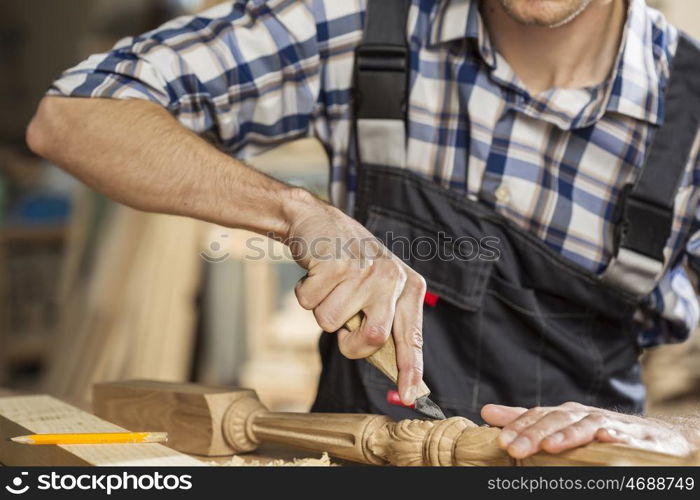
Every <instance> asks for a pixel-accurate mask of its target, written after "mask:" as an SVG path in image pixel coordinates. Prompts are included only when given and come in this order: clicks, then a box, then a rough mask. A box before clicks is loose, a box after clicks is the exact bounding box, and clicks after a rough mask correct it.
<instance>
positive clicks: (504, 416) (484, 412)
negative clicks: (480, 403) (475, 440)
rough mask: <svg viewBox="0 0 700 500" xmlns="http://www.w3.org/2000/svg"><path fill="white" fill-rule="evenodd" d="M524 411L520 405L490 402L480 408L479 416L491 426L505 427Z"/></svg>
mask: <svg viewBox="0 0 700 500" xmlns="http://www.w3.org/2000/svg"><path fill="white" fill-rule="evenodd" d="M526 411H527V409H525V408H520V407H514V406H503V405H493V404H490V405H485V406H484V407H483V408H482V409H481V418H483V419H484V421H485V422H486V423H487V424H489V425H491V426H493V427H505V426H506V425H508V424H510V423H511V422H512V421H513V420H515V419H516V418H518V417H519V416H520V415H522V414H523V413H525V412H526Z"/></svg>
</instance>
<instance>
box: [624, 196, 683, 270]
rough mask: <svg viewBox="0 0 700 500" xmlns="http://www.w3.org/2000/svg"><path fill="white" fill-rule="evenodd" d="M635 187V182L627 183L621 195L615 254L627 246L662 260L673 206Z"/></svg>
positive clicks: (634, 250) (668, 235) (671, 219)
mask: <svg viewBox="0 0 700 500" xmlns="http://www.w3.org/2000/svg"><path fill="white" fill-rule="evenodd" d="M632 188H633V185H632V184H628V185H627V186H625V188H624V190H623V192H622V196H621V199H620V212H621V213H620V219H619V221H620V222H619V224H618V227H617V234H616V243H617V245H616V248H615V254H616V255H617V254H618V253H619V251H620V249H621V248H625V249H627V250H631V251H633V252H636V253H638V254H641V255H644V256H646V257H649V258H652V259H654V260H657V261H659V262H661V263H663V262H664V248H665V247H666V243H667V241H668V238H669V237H670V236H671V226H672V225H673V209H672V208H668V207H662V206H659V205H657V204H655V203H651V202H649V201H647V200H644V199H642V198H639V197H637V196H635V195H634V192H633V189H632Z"/></svg>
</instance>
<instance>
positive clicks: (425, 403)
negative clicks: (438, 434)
mask: <svg viewBox="0 0 700 500" xmlns="http://www.w3.org/2000/svg"><path fill="white" fill-rule="evenodd" d="M361 325H362V313H358V314H356V315H355V316H353V317H352V318H350V319H349V320H348V321H347V322H346V323H345V328H347V329H348V330H349V331H351V332H354V331H355V330H357V329H358V328H360V326H361ZM367 361H369V362H370V363H371V364H372V365H373V366H374V367H376V368H377V369H378V370H379V371H380V372H382V373H383V374H384V375H386V376H387V377H389V379H390V380H391V381H392V382H394V383H395V384H396V383H398V377H399V368H398V365H397V363H396V345H395V344H394V338H393V337H392V336H391V335H390V336H389V340H387V341H386V343H385V344H384V346H383V347H382V348H381V349H379V350H378V351H377V352H375V353H374V354H372V355H371V356H370V357H368V358H367ZM428 394H430V389H428V386H427V385H425V382H423V381H421V383H420V385H419V386H418V393H417V397H416V403H415V409H416V411H418V412H420V413H422V414H423V415H425V416H426V417H428V418H432V419H434V420H445V414H444V413H443V412H442V410H441V409H440V407H439V406H438V405H436V404H435V403H433V402H432V401H431V400H430V399H428Z"/></svg>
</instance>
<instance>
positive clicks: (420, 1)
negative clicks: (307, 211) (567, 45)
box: [50, 0, 700, 346]
mask: <svg viewBox="0 0 700 500" xmlns="http://www.w3.org/2000/svg"><path fill="white" fill-rule="evenodd" d="M364 9H365V1H364V0H303V1H299V0H297V1H294V0H237V1H235V2H226V3H224V4H221V5H219V6H217V7H214V8H213V9H210V10H208V11H206V12H204V13H202V14H199V15H197V16H193V17H181V18H178V19H175V20H173V21H171V22H169V23H167V24H165V25H164V26H161V27H160V28H158V29H156V30H154V31H151V32H149V33H146V34H144V35H141V36H137V37H133V38H127V39H124V40H122V41H120V42H119V43H118V44H117V45H116V46H115V47H114V49H113V50H112V51H111V52H109V53H106V54H99V55H94V56H92V57H90V58H89V59H87V60H86V61H85V62H83V63H81V64H79V65H78V66H76V67H75V68H72V69H70V70H68V71H67V72H66V73H64V74H63V75H62V76H61V77H60V78H59V79H58V80H57V81H56V82H55V83H54V85H53V87H52V88H51V90H50V93H51V94H54V95H66V96H90V97H110V98H118V99H145V100H149V101H153V102H156V103H160V104H161V105H163V106H164V107H166V108H167V109H168V110H169V111H170V112H171V113H172V114H173V115H174V116H175V117H177V119H178V120H179V121H180V122H181V123H182V124H183V125H184V126H185V127H187V128H189V129H191V130H194V131H196V132H198V133H202V134H205V133H206V134H209V135H213V136H215V137H216V138H217V139H218V141H219V142H220V145H221V146H223V147H224V148H225V149H226V150H227V151H229V152H230V154H231V155H234V156H236V157H238V158H240V159H246V158H248V157H250V156H253V155H256V154H259V153H261V152H263V151H265V150H267V149H269V148H271V147H274V146H276V145H279V144H281V143H283V142H286V141H290V140H293V139H297V138H301V137H308V136H314V137H317V138H318V139H319V140H320V141H321V142H322V143H323V144H324V145H325V147H326V150H327V151H328V153H329V156H330V160H331V197H332V199H333V201H334V203H336V204H337V205H338V206H342V207H344V208H346V209H347V210H351V209H352V205H353V197H354V196H353V194H354V190H355V186H356V162H355V158H354V154H353V148H352V147H351V145H352V141H353V138H352V133H351V129H352V128H351V95H352V69H353V58H354V49H355V47H356V46H357V45H358V43H359V42H360V40H361V38H362V28H363V20H364ZM406 29H407V34H408V39H409V40H410V45H411V96H410V103H409V110H408V115H409V126H408V131H409V137H408V145H407V148H408V150H407V166H406V168H409V169H410V170H412V171H415V172H416V173H418V174H420V175H423V176H426V177H428V178H430V179H433V180H434V182H436V183H439V184H441V185H443V186H445V187H446V188H449V189H451V190H454V191H456V192H459V193H462V194H463V195H464V196H465V197H468V198H471V199H474V200H477V199H478V200H480V201H481V202H483V203H486V204H488V205H489V206H491V207H492V208H493V210H495V211H496V212H498V213H501V214H503V215H505V216H506V217H508V218H510V219H511V220H513V221H514V222H516V223H517V224H519V225H520V226H521V227H523V228H525V229H526V230H528V231H531V232H532V233H534V234H535V235H537V236H538V237H539V238H541V239H542V240H543V241H544V242H545V243H546V244H547V245H548V246H550V247H551V248H553V249H554V250H556V251H557V252H560V253H561V254H562V255H563V256H565V257H566V258H568V259H571V260H572V261H574V262H575V263H577V264H579V265H581V266H583V267H585V268H586V269H589V270H591V271H593V272H595V273H602V272H603V271H604V270H605V268H606V266H607V265H608V263H609V261H610V259H611V257H612V249H613V224H612V223H611V218H612V214H613V212H614V208H615V204H616V202H617V200H618V196H619V194H620V190H621V188H622V187H623V186H624V185H625V184H627V183H630V182H633V181H634V179H635V176H636V175H637V174H638V173H639V171H640V168H641V167H642V165H643V161H644V157H645V154H646V151H647V147H648V146H649V142H650V131H651V130H652V129H653V127H654V126H655V125H659V124H661V123H662V122H663V120H664V102H663V94H664V88H665V85H666V82H667V81H668V77H669V66H670V62H671V61H672V58H673V54H674V52H675V49H676V46H677V41H678V32H677V30H676V29H675V28H673V27H672V26H670V25H669V24H668V23H667V22H666V20H665V19H664V17H663V16H662V15H661V14H660V13H659V12H657V11H655V10H652V9H650V8H648V7H647V6H646V5H645V3H644V1H643V0H630V2H629V10H628V18H627V22H626V26H625V30H624V34H623V39H622V43H621V47H620V50H619V54H618V57H617V60H616V62H615V64H614V69H613V72H612V74H611V76H610V78H609V79H608V80H606V81H604V82H602V83H601V84H599V85H596V86H592V87H587V88H579V89H565V88H552V89H550V90H548V91H546V92H543V93H541V94H539V95H536V96H534V95H530V94H529V93H528V92H527V90H526V89H525V87H524V85H523V83H522V82H521V81H520V80H519V79H518V77H517V76H516V75H515V73H514V72H513V70H512V69H511V67H510V66H509V65H508V63H507V62H506V61H505V59H504V58H503V57H502V56H501V55H500V54H499V53H498V52H497V51H496V50H495V49H494V47H493V45H492V43H491V41H490V39H489V36H488V33H487V31H486V29H485V27H484V24H483V22H482V19H481V16H480V14H479V9H478V5H477V2H476V1H475V0H442V1H441V0H413V5H412V7H411V11H410V14H409V20H408V23H407V28H406ZM699 150H700V133H699V134H698V139H697V140H696V141H695V146H694V148H693V154H692V157H691V158H690V159H689V161H688V163H687V165H686V170H685V176H684V179H683V181H682V185H681V187H680V190H679V191H678V195H677V198H676V205H675V220H674V223H673V228H672V236H671V238H670V240H669V242H668V246H667V248H666V253H667V255H668V256H669V259H668V261H669V264H668V268H667V270H666V272H665V274H664V276H663V278H662V279H661V281H660V283H659V285H658V286H657V288H656V289H655V290H654V291H653V293H652V294H651V295H650V296H649V297H648V299H647V302H648V306H649V307H648V309H649V310H651V311H652V313H647V314H644V315H642V316H640V327H639V337H640V342H641V344H642V345H644V346H649V345H654V344H659V343H666V342H677V341H680V340H683V339H685V338H686V337H687V336H688V334H689V332H691V331H692V330H693V329H694V328H695V326H696V325H697V322H698V316H699V307H698V301H697V298H696V294H695V291H694V289H693V286H692V285H691V276H692V275H693V274H694V273H695V271H696V270H700V265H699V264H700V259H699V258H698V257H700V233H699V232H698V229H700V227H699V224H698V223H699V217H698V192H699V191H698V189H697V187H698V184H699V183H700V161H699V160H698V151H699Z"/></svg>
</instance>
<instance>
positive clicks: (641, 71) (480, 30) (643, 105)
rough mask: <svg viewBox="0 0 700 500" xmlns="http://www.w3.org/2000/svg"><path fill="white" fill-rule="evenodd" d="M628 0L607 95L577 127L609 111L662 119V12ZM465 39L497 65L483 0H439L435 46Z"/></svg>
mask: <svg viewBox="0 0 700 500" xmlns="http://www.w3.org/2000/svg"><path fill="white" fill-rule="evenodd" d="M628 2H629V5H628V13H627V21H626V23H625V28H624V32H623V37H622V41H621V43H620V51H619V52H618V55H617V59H616V62H615V65H614V70H613V73H612V75H611V77H610V78H609V79H608V80H607V82H605V83H604V84H603V85H601V87H602V88H599V89H598V91H599V96H600V94H602V97H603V98H602V99H601V100H600V101H598V103H597V104H598V106H594V107H597V108H598V112H593V113H590V114H588V113H587V114H588V118H589V119H587V120H577V121H578V124H577V125H578V126H581V125H584V122H589V121H593V120H595V119H599V118H600V117H601V116H602V115H603V114H604V113H605V112H617V113H620V114H623V115H626V116H629V117H632V118H635V119H638V120H643V121H646V122H649V123H651V124H654V125H658V124H661V123H662V122H663V98H664V87H665V84H666V80H667V78H668V73H669V62H668V57H667V52H666V51H664V50H661V51H658V50H655V48H657V47H655V45H656V44H657V43H658V40H657V38H658V36H659V34H660V32H659V30H658V28H657V27H656V22H655V20H657V19H658V18H659V17H660V14H658V12H656V11H653V10H651V9H649V8H648V7H647V6H646V4H645V1H644V0H628ZM465 38H466V39H471V40H474V41H475V42H476V44H477V47H478V52H479V55H480V56H481V58H482V60H483V61H484V62H485V63H486V65H487V66H489V67H490V68H491V69H492V70H493V69H495V68H496V66H497V57H496V52H495V49H494V48H493V46H492V44H491V40H490V37H489V35H488V32H487V30H486V27H485V25H484V22H483V20H482V18H481V14H480V12H479V2H478V0H442V1H440V2H439V6H438V13H437V16H436V17H435V20H434V22H433V25H432V29H431V31H430V40H429V43H430V45H438V44H442V43H448V42H452V41H455V40H459V39H465ZM600 91H602V92H600ZM601 101H602V102H601ZM589 109H590V108H589ZM591 119H593V120H591ZM585 124H587V123H585Z"/></svg>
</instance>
